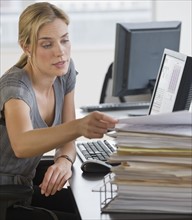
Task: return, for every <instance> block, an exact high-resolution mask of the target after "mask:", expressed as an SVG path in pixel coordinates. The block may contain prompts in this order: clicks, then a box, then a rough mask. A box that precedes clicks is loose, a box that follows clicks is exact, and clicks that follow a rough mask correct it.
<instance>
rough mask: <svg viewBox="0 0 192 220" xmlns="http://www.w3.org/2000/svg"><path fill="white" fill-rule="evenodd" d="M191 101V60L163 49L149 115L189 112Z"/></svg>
mask: <svg viewBox="0 0 192 220" xmlns="http://www.w3.org/2000/svg"><path fill="white" fill-rule="evenodd" d="M191 100H192V58H191V57H189V56H186V55H184V54H181V53H179V52H176V51H172V50H168V49H165V50H164V53H163V56H162V61H161V64H160V67H159V73H158V76H157V80H156V84H155V87H154V91H153V95H152V98H151V103H150V107H149V114H150V115H154V114H158V113H168V112H173V111H179V110H189V109H190V105H191Z"/></svg>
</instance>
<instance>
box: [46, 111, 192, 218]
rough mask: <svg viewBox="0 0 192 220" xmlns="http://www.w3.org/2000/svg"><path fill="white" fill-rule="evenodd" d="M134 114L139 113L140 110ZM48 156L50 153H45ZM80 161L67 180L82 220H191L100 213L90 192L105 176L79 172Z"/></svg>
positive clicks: (95, 194)
mask: <svg viewBox="0 0 192 220" xmlns="http://www.w3.org/2000/svg"><path fill="white" fill-rule="evenodd" d="M129 112H133V110H131V111H118V112H106V114H108V115H111V116H113V117H116V118H122V117H123V118H124V117H128V113H129ZM135 112H137V113H140V112H141V110H136V111H135ZM76 114H77V118H80V117H83V116H85V115H86V114H87V113H85V112H82V111H81V110H80V109H77V111H76ZM47 154H50V153H47ZM80 167H81V160H80V159H79V158H78V156H77V158H76V161H75V163H74V166H73V176H72V178H71V179H70V180H69V184H70V188H71V190H72V194H73V197H74V199H75V202H76V205H77V208H78V211H79V213H80V216H81V219H82V220H100V219H101V220H125V219H126V220H129V219H130V220H187V219H188V220H191V219H192V216H191V215H179V214H174V215H166V214H139V213H134V214H130V213H101V209H100V193H99V192H93V191H92V190H93V189H94V188H96V187H97V186H100V185H102V180H103V178H104V175H105V174H83V172H82V170H81V168H80Z"/></svg>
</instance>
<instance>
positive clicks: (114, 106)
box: [80, 102, 150, 112]
mask: <svg viewBox="0 0 192 220" xmlns="http://www.w3.org/2000/svg"><path fill="white" fill-rule="evenodd" d="M149 105H150V102H123V103H102V104H98V105H85V106H81V107H80V109H82V110H83V111H85V112H92V111H119V110H133V109H135V110H136V109H146V108H147V109H148V108H149Z"/></svg>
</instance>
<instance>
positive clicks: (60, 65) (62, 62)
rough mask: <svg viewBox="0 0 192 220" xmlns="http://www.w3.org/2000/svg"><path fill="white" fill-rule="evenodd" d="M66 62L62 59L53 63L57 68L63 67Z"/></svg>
mask: <svg viewBox="0 0 192 220" xmlns="http://www.w3.org/2000/svg"><path fill="white" fill-rule="evenodd" d="M65 63H66V62H65V61H60V62H58V63H54V64H53V65H54V66H55V67H57V68H63V67H64V65H65Z"/></svg>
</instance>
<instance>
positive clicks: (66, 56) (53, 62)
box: [32, 19, 71, 76]
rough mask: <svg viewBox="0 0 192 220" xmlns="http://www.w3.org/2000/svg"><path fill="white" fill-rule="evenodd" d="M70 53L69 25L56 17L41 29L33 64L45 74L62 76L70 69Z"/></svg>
mask: <svg viewBox="0 0 192 220" xmlns="http://www.w3.org/2000/svg"><path fill="white" fill-rule="evenodd" d="M70 53H71V44H70V41H69V35H68V26H67V25H66V24H65V22H64V21H63V20H61V19H55V20H54V21H53V22H52V23H49V24H46V25H44V26H43V27H42V28H41V29H40V31H39V34H38V40H37V47H36V53H35V56H34V57H33V62H32V65H33V67H34V68H35V69H38V71H40V72H41V73H43V74H46V75H47V74H48V75H49V76H61V75H63V74H66V73H67V71H68V67H69V62H70Z"/></svg>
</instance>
